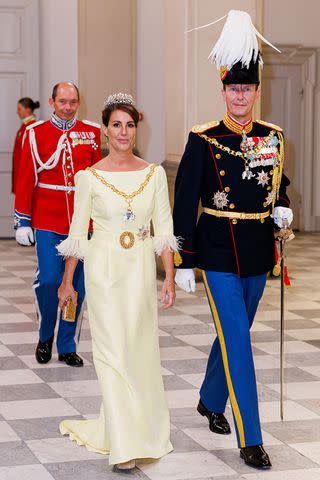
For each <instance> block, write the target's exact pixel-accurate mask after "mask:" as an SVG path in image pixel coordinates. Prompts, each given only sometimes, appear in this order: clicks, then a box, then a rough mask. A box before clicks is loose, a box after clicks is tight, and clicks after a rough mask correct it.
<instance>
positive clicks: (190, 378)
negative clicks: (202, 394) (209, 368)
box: [180, 373, 204, 388]
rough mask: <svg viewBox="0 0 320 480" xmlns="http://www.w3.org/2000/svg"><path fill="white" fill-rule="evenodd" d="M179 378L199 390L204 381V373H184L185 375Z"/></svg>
mask: <svg viewBox="0 0 320 480" xmlns="http://www.w3.org/2000/svg"><path fill="white" fill-rule="evenodd" d="M180 377H181V378H183V380H185V381H186V382H189V383H190V384H191V385H194V386H195V387H197V388H200V387H201V385H202V382H203V379H204V373H186V374H185V375H180Z"/></svg>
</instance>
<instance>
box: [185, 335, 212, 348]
mask: <svg viewBox="0 0 320 480" xmlns="http://www.w3.org/2000/svg"><path fill="white" fill-rule="evenodd" d="M216 336H217V335H215V334H214V333H213V332H212V333H202V334H196V335H177V338H179V339H180V340H182V341H183V342H185V343H187V344H188V345H192V346H193V347H200V346H204V345H212V344H213V342H214V340H215V338H216Z"/></svg>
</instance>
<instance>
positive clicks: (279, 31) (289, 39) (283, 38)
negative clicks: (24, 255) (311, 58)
mask: <svg viewBox="0 0 320 480" xmlns="http://www.w3.org/2000/svg"><path fill="white" fill-rule="evenodd" d="M319 16H320V4H319V0H307V1H305V2H301V1H300V0H299V1H298V0H281V1H280V2H279V0H265V1H264V15H263V23H264V35H265V36H266V38H268V39H270V41H271V42H273V43H280V44H283V45H303V46H304V47H315V46H320V35H319Z"/></svg>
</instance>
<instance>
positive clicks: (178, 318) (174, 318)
mask: <svg viewBox="0 0 320 480" xmlns="http://www.w3.org/2000/svg"><path fill="white" fill-rule="evenodd" d="M201 324H202V322H201V320H197V319H196V318H193V317H191V316H190V315H167V316H166V315H160V316H159V326H160V327H167V326H172V325H174V326H176V325H201Z"/></svg>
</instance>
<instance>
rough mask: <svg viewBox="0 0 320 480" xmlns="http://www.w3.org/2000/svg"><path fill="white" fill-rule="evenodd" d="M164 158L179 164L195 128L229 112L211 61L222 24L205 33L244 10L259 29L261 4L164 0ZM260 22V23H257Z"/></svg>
mask: <svg viewBox="0 0 320 480" xmlns="http://www.w3.org/2000/svg"><path fill="white" fill-rule="evenodd" d="M163 3H164V4H165V16H166V22H165V40H166V58H165V60H166V69H165V75H166V158H167V159H168V160H171V161H173V162H176V163H179V161H180V158H181V155H182V152H183V150H184V145H185V142H186V138H187V134H188V131H189V130H190V128H191V127H192V126H193V125H194V124H196V123H204V122H207V121H210V120H220V119H221V118H223V116H224V113H225V105H224V103H223V101H222V98H221V93H220V92H221V81H220V79H219V72H218V71H217V69H216V67H215V66H214V65H212V64H211V63H210V62H209V61H208V55H209V53H210V51H211V48H212V46H213V45H214V43H215V42H216V41H217V39H218V37H219V35H220V32H221V30H222V27H223V25H224V21H221V22H220V23H218V24H216V25H213V26H211V27H208V28H206V29H203V30H198V31H194V32H191V33H188V34H186V33H185V32H186V30H188V29H190V28H193V27H196V26H201V25H205V24H207V23H209V22H211V21H214V20H217V19H218V18H220V17H222V16H223V15H226V14H227V13H228V11H229V10H230V9H239V10H245V11H247V12H249V13H250V14H251V17H252V20H253V22H254V23H255V24H256V25H257V26H258V28H259V25H258V24H257V20H259V11H260V5H261V0H224V2H217V1H213V0H175V1H174V2H172V0H165V1H164V2H163ZM258 23H259V22H258Z"/></svg>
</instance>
